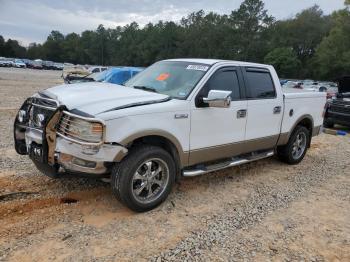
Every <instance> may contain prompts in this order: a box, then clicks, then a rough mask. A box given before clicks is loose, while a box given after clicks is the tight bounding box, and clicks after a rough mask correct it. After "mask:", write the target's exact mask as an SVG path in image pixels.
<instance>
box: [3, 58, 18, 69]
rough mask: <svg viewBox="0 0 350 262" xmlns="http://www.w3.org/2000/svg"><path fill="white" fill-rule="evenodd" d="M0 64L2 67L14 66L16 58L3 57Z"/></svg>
mask: <svg viewBox="0 0 350 262" xmlns="http://www.w3.org/2000/svg"><path fill="white" fill-rule="evenodd" d="M0 66H2V67H13V66H15V63H14V59H13V58H5V57H2V58H1V59H0Z"/></svg>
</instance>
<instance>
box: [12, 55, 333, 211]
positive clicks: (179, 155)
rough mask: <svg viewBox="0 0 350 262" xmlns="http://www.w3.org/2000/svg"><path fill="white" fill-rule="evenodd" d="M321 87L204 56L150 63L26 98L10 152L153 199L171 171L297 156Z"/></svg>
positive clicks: (166, 189) (187, 172) (133, 199)
mask: <svg viewBox="0 0 350 262" xmlns="http://www.w3.org/2000/svg"><path fill="white" fill-rule="evenodd" d="M325 102H326V95H325V93H321V92H306V91H302V90H295V89H293V90H286V91H285V90H283V91H282V88H281V86H280V82H279V79H278V76H277V74H276V72H275V70H274V68H273V67H272V66H269V65H263V64H254V63H245V62H236V61H223V60H211V59H171V60H164V61H160V62H157V63H155V64H153V65H152V66H150V67H148V68H147V69H146V70H144V71H143V72H141V73H139V74H138V75H136V76H135V77H133V78H132V79H130V80H129V81H128V82H126V83H125V84H124V85H123V86H121V85H120V86H119V85H112V84H108V83H95V82H94V83H79V84H72V85H60V86H56V87H52V88H49V89H47V90H44V91H41V92H39V93H37V94H35V95H33V96H32V97H30V98H28V99H27V100H26V101H25V102H24V104H23V105H22V107H21V108H20V110H19V112H18V114H17V116H16V119H15V123H14V138H15V147H16V151H17V152H18V153H19V154H28V155H29V156H30V158H31V159H32V160H33V162H34V163H35V165H36V166H37V167H38V169H39V170H40V171H42V172H43V173H44V174H46V175H49V176H53V177H57V176H59V175H60V172H61V171H62V170H63V171H67V172H69V173H72V174H75V173H85V174H90V175H99V176H102V177H104V176H109V177H110V178H111V187H112V190H113V192H114V193H115V195H116V196H117V197H118V198H119V199H120V200H121V201H122V202H123V203H124V204H125V205H127V206H128V207H129V208H131V209H132V210H135V211H147V210H150V209H152V208H154V207H156V206H157V205H159V204H160V203H162V202H163V201H164V200H165V199H166V197H167V196H168V194H169V193H170V191H171V188H172V186H173V184H174V182H175V180H176V178H178V177H180V176H185V177H186V176H196V175H202V174H205V173H208V172H212V171H215V170H219V169H223V168H227V167H231V166H236V165H241V164H244V163H247V162H250V161H255V160H258V159H262V158H266V157H270V156H273V155H275V154H276V155H277V156H278V157H279V158H280V159H281V160H282V161H284V162H286V163H288V164H297V163H299V162H300V161H301V160H302V159H303V158H304V156H305V154H306V151H307V149H308V147H309V146H310V142H311V138H312V137H313V136H315V135H318V134H319V133H320V130H321V125H322V122H323V117H322V112H323V109H324V105H325Z"/></svg>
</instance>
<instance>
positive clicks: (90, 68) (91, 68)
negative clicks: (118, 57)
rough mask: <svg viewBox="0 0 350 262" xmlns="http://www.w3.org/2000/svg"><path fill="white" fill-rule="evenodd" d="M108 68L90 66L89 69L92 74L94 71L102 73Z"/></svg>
mask: <svg viewBox="0 0 350 262" xmlns="http://www.w3.org/2000/svg"><path fill="white" fill-rule="evenodd" d="M107 69H108V67H107V66H90V67H89V69H88V71H89V72H90V73H91V74H92V73H100V72H103V71H106V70H107Z"/></svg>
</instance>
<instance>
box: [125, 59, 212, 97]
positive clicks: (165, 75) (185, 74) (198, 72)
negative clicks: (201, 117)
mask: <svg viewBox="0 0 350 262" xmlns="http://www.w3.org/2000/svg"><path fill="white" fill-rule="evenodd" d="M209 67H210V66H209V65H206V64H199V63H191V62H178V61H161V62H158V63H155V64H153V65H151V66H150V67H148V68H147V69H145V70H144V71H142V72H140V73H139V74H137V75H136V76H135V77H133V78H131V79H130V80H129V81H127V82H126V83H125V86H128V87H133V88H138V89H142V90H146V91H151V92H157V93H160V94H165V95H169V96H170V97H172V98H176V99H186V98H187V96H188V95H189V94H190V93H191V91H192V89H193V88H194V87H195V86H196V84H197V83H198V82H199V80H200V79H201V78H202V77H203V76H204V75H205V73H206V72H207V71H208V69H209Z"/></svg>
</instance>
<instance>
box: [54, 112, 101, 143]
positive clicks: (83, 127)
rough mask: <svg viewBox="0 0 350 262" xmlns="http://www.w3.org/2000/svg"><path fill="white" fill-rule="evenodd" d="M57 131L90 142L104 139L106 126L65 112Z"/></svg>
mask: <svg viewBox="0 0 350 262" xmlns="http://www.w3.org/2000/svg"><path fill="white" fill-rule="evenodd" d="M57 132H58V133H59V134H61V135H64V136H66V137H68V138H71V139H74V140H78V141H81V142H88V143H100V142H102V141H103V134H104V126H103V124H102V123H100V122H98V121H94V119H92V120H90V119H89V120H86V119H84V118H79V117H75V116H72V115H68V114H64V115H63V116H62V119H61V121H60V123H59V125H58V128H57Z"/></svg>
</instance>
